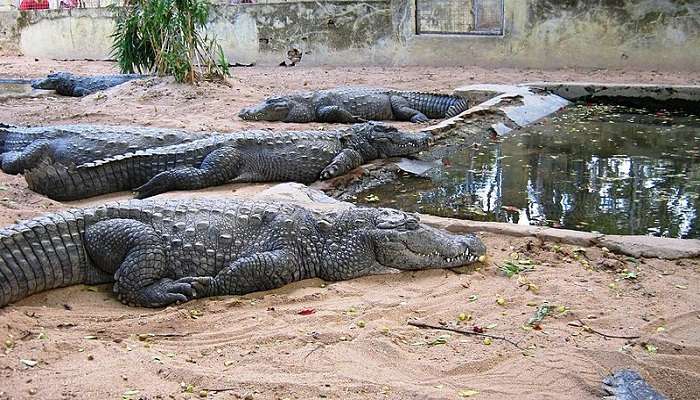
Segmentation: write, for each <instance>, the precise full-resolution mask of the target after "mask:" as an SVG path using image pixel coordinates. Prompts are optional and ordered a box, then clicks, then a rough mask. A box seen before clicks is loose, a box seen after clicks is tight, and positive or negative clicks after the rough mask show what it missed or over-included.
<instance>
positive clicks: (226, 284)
mask: <svg viewBox="0 0 700 400" xmlns="http://www.w3.org/2000/svg"><path fill="white" fill-rule="evenodd" d="M311 274H312V272H311V271H307V272H306V273H304V268H302V267H300V266H299V265H298V264H297V263H295V262H294V259H293V257H291V256H290V255H289V253H288V252H287V251H285V250H272V251H264V252H259V253H255V254H252V255H250V256H247V257H243V258H240V259H238V260H236V261H234V262H233V263H231V264H230V265H229V266H228V267H226V268H224V269H222V270H221V271H220V272H219V273H218V274H217V275H216V276H215V277H214V278H213V279H212V281H211V282H210V283H209V286H208V291H207V292H205V295H207V296H223V295H232V294H246V293H250V292H257V291H260V290H270V289H275V288H278V287H282V286H284V285H286V284H288V283H291V282H296V281H299V280H302V279H306V278H310V277H311ZM206 290H207V289H205V291H206ZM197 294H198V297H199V292H198V293H197Z"/></svg>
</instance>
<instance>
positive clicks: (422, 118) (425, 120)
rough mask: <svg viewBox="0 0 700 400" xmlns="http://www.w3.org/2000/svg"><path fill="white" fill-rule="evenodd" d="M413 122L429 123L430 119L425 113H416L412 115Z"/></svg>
mask: <svg viewBox="0 0 700 400" xmlns="http://www.w3.org/2000/svg"><path fill="white" fill-rule="evenodd" d="M411 122H413V123H417V124H427V123H429V122H430V120H429V119H428V117H426V116H425V115H414V116H413V117H411Z"/></svg>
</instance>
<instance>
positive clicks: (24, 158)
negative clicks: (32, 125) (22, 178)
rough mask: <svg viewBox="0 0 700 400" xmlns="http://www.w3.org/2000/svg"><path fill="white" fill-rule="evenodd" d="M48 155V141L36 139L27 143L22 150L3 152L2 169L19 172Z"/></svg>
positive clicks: (14, 172)
mask: <svg viewBox="0 0 700 400" xmlns="http://www.w3.org/2000/svg"><path fill="white" fill-rule="evenodd" d="M48 155H49V142H48V141H47V140H37V141H34V142H32V143H31V144H29V146H27V147H25V148H24V150H22V151H10V152H7V153H4V154H3V157H2V170H3V171H4V172H6V173H8V174H21V173H22V172H24V170H26V169H31V168H33V167H34V166H36V165H37V164H39V161H41V160H42V159H44V158H45V157H47V156H48Z"/></svg>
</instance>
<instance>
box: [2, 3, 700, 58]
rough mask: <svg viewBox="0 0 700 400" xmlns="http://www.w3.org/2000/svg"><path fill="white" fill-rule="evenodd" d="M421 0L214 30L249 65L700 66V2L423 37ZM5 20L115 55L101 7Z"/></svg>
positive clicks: (608, 7)
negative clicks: (290, 60) (295, 58)
mask: <svg viewBox="0 0 700 400" xmlns="http://www.w3.org/2000/svg"><path fill="white" fill-rule="evenodd" d="M0 1H2V0H0ZM416 1H420V2H426V1H428V2H429V1H432V0H364V1H343V0H334V1H294V2H282V3H272V2H270V3H264V4H243V5H234V6H217V7H216V9H215V10H214V12H213V15H212V18H211V24H210V31H211V32H213V33H215V34H216V35H217V37H218V38H219V40H220V42H221V44H222V46H223V47H224V49H225V52H226V54H227V55H228V56H229V58H230V60H231V61H232V62H238V63H242V64H249V63H253V62H255V63H259V64H272V63H275V64H276V63H279V62H281V61H283V60H284V59H285V58H286V53H287V51H288V50H290V49H298V50H300V51H302V52H303V53H304V56H303V61H302V62H303V63H307V64H318V63H331V64H345V65H346V64H362V63H374V64H426V65H455V64H456V65H471V64H478V65H505V66H517V67H537V68H556V67H562V66H582V67H600V68H618V67H619V68H633V69H648V68H657V69H667V70H698V69H700V57H698V56H697V54H700V1H688V0H505V24H504V34H503V35H502V36H473V35H472V36H465V35H439V34H420V35H417V34H416V31H415V28H416V21H415V15H416V9H415V7H416ZM436 1H438V0H436ZM439 1H442V3H441V4H443V3H445V1H444V0H439ZM462 1H463V3H464V4H471V3H472V1H473V0H462ZM448 3H449V2H448ZM457 3H459V2H457ZM489 3H494V4H495V3H498V2H497V1H495V0H493V1H492V0H489ZM438 8H439V7H438ZM438 8H436V9H438ZM427 9H428V10H430V7H428V8H427ZM464 11H465V12H468V11H469V10H464ZM455 12H458V11H455V9H454V8H453V9H452V11H451V13H455ZM12 21H14V24H11V22H12ZM463 23H465V22H463ZM466 23H468V21H467V22H466ZM0 24H1V25H0V51H3V49H7V48H11V47H12V45H15V46H16V47H19V48H20V49H21V51H22V52H23V53H24V54H26V55H30V56H36V57H52V58H105V57H106V56H107V54H108V49H109V45H110V40H109V38H108V34H109V33H110V32H111V29H112V26H113V25H112V24H113V23H112V22H111V19H110V17H109V15H108V14H107V13H106V11H104V10H101V9H85V10H72V11H68V10H64V11H58V10H57V11H38V12H33V11H29V12H22V13H17V12H0ZM47 38H49V39H48V40H47Z"/></svg>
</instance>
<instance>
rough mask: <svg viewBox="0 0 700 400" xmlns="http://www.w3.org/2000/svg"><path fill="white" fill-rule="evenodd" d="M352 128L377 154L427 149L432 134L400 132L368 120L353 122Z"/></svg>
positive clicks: (406, 153)
mask: <svg viewBox="0 0 700 400" xmlns="http://www.w3.org/2000/svg"><path fill="white" fill-rule="evenodd" d="M352 129H353V130H354V131H355V132H356V133H359V134H360V135H362V136H363V137H364V139H365V140H367V142H368V143H369V144H370V145H371V146H372V147H373V148H374V149H375V150H377V152H378V153H379V156H380V157H382V158H384V157H398V156H407V155H410V154H415V153H418V152H420V151H423V150H427V149H428V147H429V146H430V145H431V144H432V142H433V135H432V134H430V133H427V132H416V133H412V132H401V131H399V130H398V129H396V128H395V127H393V126H389V125H384V124H379V123H374V122H368V123H364V124H355V125H353V126H352Z"/></svg>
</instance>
